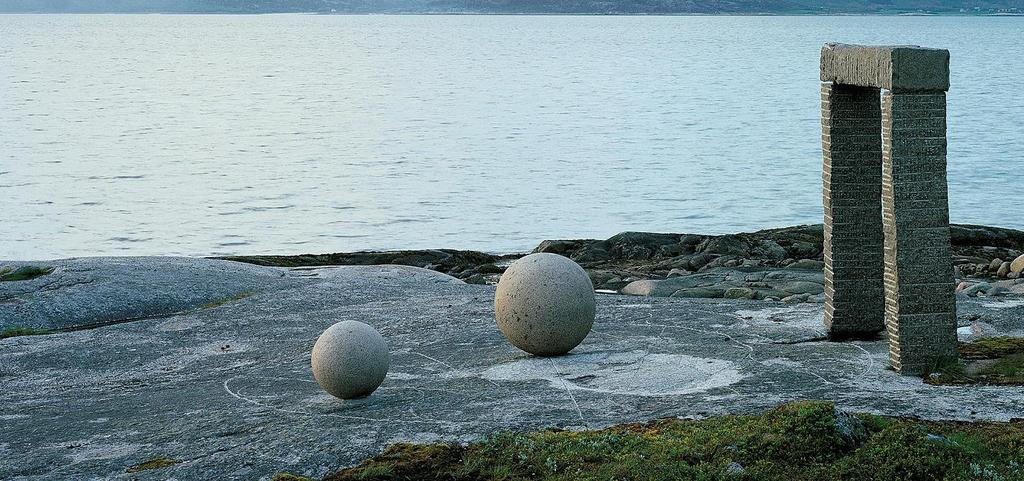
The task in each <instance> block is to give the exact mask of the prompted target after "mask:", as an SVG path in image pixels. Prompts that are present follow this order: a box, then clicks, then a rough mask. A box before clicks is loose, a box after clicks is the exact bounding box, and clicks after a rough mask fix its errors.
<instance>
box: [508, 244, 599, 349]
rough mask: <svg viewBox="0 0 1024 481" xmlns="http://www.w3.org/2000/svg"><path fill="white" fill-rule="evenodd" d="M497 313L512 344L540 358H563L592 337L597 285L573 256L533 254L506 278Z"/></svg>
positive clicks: (525, 258) (510, 270) (514, 267)
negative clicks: (590, 334)
mask: <svg viewBox="0 0 1024 481" xmlns="http://www.w3.org/2000/svg"><path fill="white" fill-rule="evenodd" d="M494 314H495V317H496V319H497V322H498V328H499V329H500V330H501V332H502V334H504V335H505V337H506V338H508V340H509V342H511V343H512V345H514V346H516V347H518V348H520V349H522V350H524V351H526V352H529V353H531V354H535V355H538V356H559V355H562V354H565V353H567V352H569V351H571V350H572V349H573V348H574V347H576V346H577V345H579V343H581V342H583V339H585V338H586V337H587V334H589V333H590V327H591V325H593V323H594V286H593V284H591V283H590V277H588V276H587V272H586V271H584V270H583V268H582V267H580V266H579V265H578V264H576V263H575V262H573V261H572V260H571V259H569V258H568V257H565V256H560V255H558V254H550V253H545V252H541V253H536V254H530V255H528V256H526V257H523V258H522V259H519V260H516V261H515V262H513V263H512V265H510V266H509V267H508V269H507V270H506V271H505V273H504V274H502V275H501V280H500V281H499V282H498V288H497V290H496V292H495V294H494Z"/></svg>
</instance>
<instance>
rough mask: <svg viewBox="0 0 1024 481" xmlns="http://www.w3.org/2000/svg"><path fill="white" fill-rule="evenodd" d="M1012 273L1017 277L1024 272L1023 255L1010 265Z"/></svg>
mask: <svg viewBox="0 0 1024 481" xmlns="http://www.w3.org/2000/svg"><path fill="white" fill-rule="evenodd" d="M1010 272H1013V273H1014V274H1017V275H1020V274H1021V273H1022V272H1024V254H1021V255H1020V257H1018V258H1016V259H1014V260H1013V262H1011V263H1010Z"/></svg>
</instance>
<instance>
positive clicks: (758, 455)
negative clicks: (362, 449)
mask: <svg viewBox="0 0 1024 481" xmlns="http://www.w3.org/2000/svg"><path fill="white" fill-rule="evenodd" d="M1022 463H1024V422H1012V423H959V422H929V421H919V420H914V419H902V418H888V417H880V416H873V415H848V414H844V413H841V412H838V411H837V410H836V409H835V406H834V405H833V404H832V403H828V402H820V401H807V402H798V403H792V404H785V405H782V406H779V407H777V408H775V409H772V410H771V411H768V412H767V413H764V414H762V415H756V416H722V417H716V418H710V419H705V420H699V421H697V420H681V419H666V420H661V421H656V422H652V423H645V424H627V425H621V426H615V427H611V428H608V429H602V430H598V431H584V432H568V431H540V432H528V433H505V434H498V435H495V436H491V437H489V438H487V439H485V440H483V441H481V442H476V443H472V444H469V445H459V444H425V445H418V444H396V445H392V446H390V447H388V448H387V449H386V450H385V451H384V452H383V453H382V454H380V455H378V456H376V457H373V458H371V459H368V460H366V461H364V462H363V463H362V464H360V465H359V466H357V467H354V468H349V469H345V470H342V471H339V472H337V473H334V474H331V475H328V476H327V477H326V478H324V479H326V480H331V481H349V480H423V481H441V480H444V481H471V480H472V481H478V480H502V481H526V480H544V481H570V480H594V481H596V480H612V479H615V480H636V481H658V480H707V481H712V480H734V479H744V480H765V481H812V480H813V481H840V480H857V481H861V480H879V481H881V480H886V481H889V480H903V481H917V480H922V481H923V480H951V481H954V480H955V481H961V480H963V481H966V480H981V479H986V480H1020V479H1024V465H1022ZM279 479H281V480H285V479H289V478H279Z"/></svg>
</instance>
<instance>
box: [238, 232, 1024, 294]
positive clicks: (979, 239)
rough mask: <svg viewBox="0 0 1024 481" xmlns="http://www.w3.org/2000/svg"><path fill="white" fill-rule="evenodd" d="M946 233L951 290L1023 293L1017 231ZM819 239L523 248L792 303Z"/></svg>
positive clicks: (613, 276) (625, 283)
mask: <svg viewBox="0 0 1024 481" xmlns="http://www.w3.org/2000/svg"><path fill="white" fill-rule="evenodd" d="M950 230H951V234H952V235H951V239H952V244H953V254H954V257H953V264H954V270H955V277H956V279H957V282H958V287H957V289H958V292H961V293H963V295H969V296H978V295H982V296H986V295H987V296H998V295H1005V294H1024V279H1022V276H1024V274H1022V273H1024V232H1022V231H1019V230H1014V229H1005V228H999V227H987V226H979V225H959V224H954V225H952V226H951V227H950ZM822 243H823V227H822V225H821V224H816V225H802V226H795V227H786V228H780V229H768V230H762V231H757V232H752V233H740V234H728V235H701V234H660V233H650V232H624V233H621V234H618V235H615V236H613V237H611V238H609V239H605V240H599V239H573V240H545V241H543V242H541V243H540V245H538V246H537V247H536V248H535V249H534V250H533V251H532V252H551V253H555V254H560V255H564V256H566V257H569V258H571V259H573V260H575V261H576V262H578V263H579V264H580V265H582V266H583V267H584V269H586V270H587V273H588V274H590V278H591V280H592V281H593V282H594V286H595V288H597V289H598V290H601V291H606V292H616V293H621V294H632V295H641V296H655V297H695V298H734V299H766V300H775V301H784V302H790V303H792V302H820V301H822V300H823V292H824V274H823V268H824V257H823V246H822ZM522 255H525V254H507V255H494V254H487V253H483V252H474V251H459V250H448V249H442V250H418V251H388V252H356V253H339V254H322V255H301V256H238V257H227V258H225V259H228V260H234V261H241V262H248V263H253V264H259V265H264V266H281V267H296V266H315V265H375V264H397V265H409V266H416V267H423V268H427V269H432V270H435V271H438V272H443V273H445V274H448V275H451V276H454V277H457V278H459V279H462V280H463V281H465V282H467V283H471V284H492V283H495V282H497V279H498V278H499V277H500V276H501V273H502V272H503V271H504V268H505V266H506V265H508V263H509V262H511V261H512V260H514V259H516V258H518V257H520V256H522Z"/></svg>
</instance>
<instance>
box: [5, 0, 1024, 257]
mask: <svg viewBox="0 0 1024 481" xmlns="http://www.w3.org/2000/svg"><path fill="white" fill-rule="evenodd" d="M1022 38H1024V19H1021V18H952V17H882V18H879V17H555V16H552V17H526V16H522V17H520V16H311V15H272V16H157V15H153V16H136V15H111V16H104V15H97V16H74V15H56V16H50V15H37V16H3V15H0V226H2V231H0V232H2V235H0V259H2V258H17V259H25V258H50V257H62V256H84V255H99V254H133V255H134V254H140V255H141V254H188V255H209V254H256V253H282V254H287V253H303V252H328V251H342V250H356V249H381V248H426V247H453V248H471V249H480V250H487V251H511V250H524V249H529V248H531V247H533V246H534V245H536V244H537V243H538V242H539V241H540V240H542V239H545V238H567V237H607V236H610V235H612V234H615V233H617V232H620V231H624V230H649V231H672V232H702V233H703V232H710V233H726V232H735V231H741V230H751V229H759V228H764V227H772V226H782V225H789V224H796V223H810V222H820V221H821V215H822V209H821V175H820V169H821V152H820V140H819V139H820V123H819V102H820V100H819V82H818V78H817V75H818V51H819V49H820V47H821V45H822V44H823V43H824V42H827V41H842V42H850V43H886V44H891V43H900V44H920V45H926V46H933V47H945V48H949V49H950V51H951V52H952V85H953V87H952V90H951V91H950V93H949V138H950V140H949V146H950V148H949V165H950V175H949V179H950V203H951V209H952V213H951V215H952V219H953V221H954V222H972V223H985V224H994V225H1002V226H1008V227H1016V228H1024V215H1022V212H1024V203H1022V201H1021V197H1020V194H1021V185H1022V184H1021V175H1022V173H1024V96H1022V95H1020V91H1021V81H1020V79H1021V78H1022V76H1024V55H1020V48H1021V39H1022Z"/></svg>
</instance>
